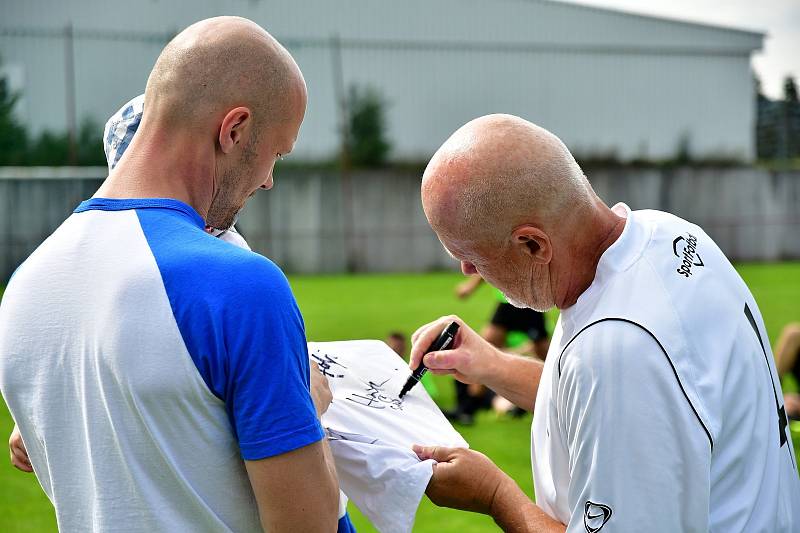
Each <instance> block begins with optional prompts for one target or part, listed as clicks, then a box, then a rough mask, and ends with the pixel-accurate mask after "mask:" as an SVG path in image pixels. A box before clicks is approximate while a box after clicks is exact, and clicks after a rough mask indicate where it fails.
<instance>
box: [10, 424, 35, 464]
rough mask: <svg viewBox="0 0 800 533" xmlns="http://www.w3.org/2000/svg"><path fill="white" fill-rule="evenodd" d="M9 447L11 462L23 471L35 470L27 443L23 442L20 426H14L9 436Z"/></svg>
mask: <svg viewBox="0 0 800 533" xmlns="http://www.w3.org/2000/svg"><path fill="white" fill-rule="evenodd" d="M8 449H9V452H10V454H11V464H12V465H14V466H15V467H16V468H18V469H20V470H22V471H23V472H33V467H32V466H31V460H30V459H29V458H28V451H27V450H26V449H25V443H24V442H22V435H21V434H20V432H19V428H18V427H17V426H14V429H13V430H12V431H11V436H10V437H9V438H8Z"/></svg>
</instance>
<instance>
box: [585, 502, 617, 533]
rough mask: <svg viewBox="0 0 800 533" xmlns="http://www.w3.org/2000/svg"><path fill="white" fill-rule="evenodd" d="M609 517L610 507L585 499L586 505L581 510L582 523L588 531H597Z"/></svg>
mask: <svg viewBox="0 0 800 533" xmlns="http://www.w3.org/2000/svg"><path fill="white" fill-rule="evenodd" d="M609 518H611V507H609V506H608V505H603V504H602V503H594V502H590V501H589V500H586V506H585V507H584V511H583V525H584V526H586V531H587V532H588V533H597V532H598V531H600V530H601V529H603V526H604V525H606V522H608V520H609Z"/></svg>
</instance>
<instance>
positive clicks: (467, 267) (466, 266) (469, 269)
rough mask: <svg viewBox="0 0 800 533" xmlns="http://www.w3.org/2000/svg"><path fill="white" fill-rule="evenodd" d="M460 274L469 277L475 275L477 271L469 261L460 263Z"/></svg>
mask: <svg viewBox="0 0 800 533" xmlns="http://www.w3.org/2000/svg"><path fill="white" fill-rule="evenodd" d="M461 272H463V273H464V275H465V276H471V275H472V274H477V273H478V269H477V268H475V265H473V264H472V263H470V262H469V261H461Z"/></svg>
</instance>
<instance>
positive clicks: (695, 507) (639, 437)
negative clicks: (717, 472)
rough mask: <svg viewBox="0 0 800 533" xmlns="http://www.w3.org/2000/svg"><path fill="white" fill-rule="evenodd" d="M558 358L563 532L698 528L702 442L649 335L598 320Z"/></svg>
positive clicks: (703, 509)
mask: <svg viewBox="0 0 800 533" xmlns="http://www.w3.org/2000/svg"><path fill="white" fill-rule="evenodd" d="M561 361H562V365H561V376H560V379H559V387H558V392H557V409H558V417H559V424H560V425H561V433H562V435H563V437H564V438H565V440H566V442H565V444H566V447H567V449H568V450H569V467H570V485H569V495H568V501H569V506H570V511H571V515H570V520H569V524H568V528H567V530H568V531H569V532H573V533H578V532H580V533H585V532H587V531H588V532H590V533H595V532H601V531H602V533H608V532H615V531H619V532H623V531H649V532H665V533H666V532H674V531H706V530H707V528H708V507H709V483H710V462H711V447H710V444H709V441H708V439H707V437H706V435H705V432H704V431H703V429H702V426H701V425H700V422H699V421H698V419H697V418H696V416H695V415H694V411H693V410H692V407H691V406H690V404H689V403H688V400H687V399H686V397H685V396H684V395H683V393H682V389H681V385H680V382H679V381H678V378H677V376H676V375H675V373H674V372H673V370H672V366H671V364H670V361H669V359H668V355H667V354H665V352H664V351H663V350H662V349H661V347H660V345H659V344H658V343H657V342H656V340H655V339H654V338H653V337H652V336H651V335H650V333H649V332H648V331H647V330H645V329H643V328H642V327H639V326H637V325H635V324H631V323H626V322H623V321H607V322H601V323H598V324H595V325H594V326H592V327H590V328H589V329H587V330H585V331H584V332H582V333H581V334H580V335H579V336H578V337H577V338H576V339H575V341H574V342H573V343H572V344H571V345H570V347H569V348H568V349H567V350H566V351H565V352H564V354H563V355H562V358H561Z"/></svg>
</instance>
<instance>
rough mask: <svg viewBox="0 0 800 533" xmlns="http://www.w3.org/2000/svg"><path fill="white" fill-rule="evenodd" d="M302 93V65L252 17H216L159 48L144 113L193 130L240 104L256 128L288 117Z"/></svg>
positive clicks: (165, 122) (185, 31) (303, 103)
mask: <svg viewBox="0 0 800 533" xmlns="http://www.w3.org/2000/svg"><path fill="white" fill-rule="evenodd" d="M305 97H306V96H305V82H304V81H303V76H302V74H301V73H300V69H299V68H298V67H297V64H296V63H295V62H294V59H292V56H291V55H290V54H289V53H288V52H287V51H286V49H285V48H283V46H281V44H280V43H279V42H278V41H276V40H275V39H274V38H273V37H272V36H271V35H270V34H269V33H267V32H266V31H265V30H264V29H263V28H262V27H260V26H259V25H258V24H256V23H254V22H252V21H250V20H247V19H244V18H240V17H216V18H211V19H206V20H203V21H200V22H197V23H195V24H193V25H191V26H189V27H188V28H186V29H185V30H184V31H182V32H181V33H179V34H178V35H177V36H176V37H175V38H174V39H173V40H172V41H170V43H169V44H167V46H166V47H165V48H164V50H163V51H162V52H161V55H160V56H159V57H158V60H157V61H156V64H155V66H154V67H153V70H152V72H151V73H150V77H149V78H148V80H147V88H146V90H145V101H146V103H147V104H146V107H147V111H146V113H145V117H146V118H148V119H150V120H153V119H154V120H157V121H159V122H162V123H164V124H168V125H170V126H177V127H189V128H191V127H192V126H201V125H204V124H207V123H209V121H210V120H216V119H218V116H217V115H220V114H224V113H225V112H226V111H227V110H229V109H231V108H233V107H238V106H244V107H247V108H249V109H250V110H251V111H252V112H253V120H254V124H255V125H256V126H257V127H259V126H261V125H263V124H266V123H276V122H281V121H285V120H288V118H289V117H290V115H291V112H290V109H292V108H294V109H296V108H297V107H298V105H302V106H303V108H304V107H305Z"/></svg>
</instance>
